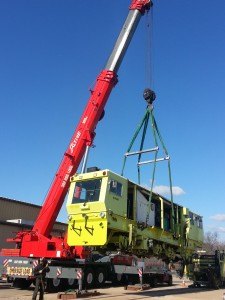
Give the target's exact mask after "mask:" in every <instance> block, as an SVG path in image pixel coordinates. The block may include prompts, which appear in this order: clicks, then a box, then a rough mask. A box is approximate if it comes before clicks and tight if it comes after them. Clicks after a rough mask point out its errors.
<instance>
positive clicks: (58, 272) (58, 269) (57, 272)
mask: <svg viewBox="0 0 225 300" xmlns="http://www.w3.org/2000/svg"><path fill="white" fill-rule="evenodd" d="M61 274H62V270H61V269H60V268H57V271H56V275H57V277H58V276H60V275H61Z"/></svg>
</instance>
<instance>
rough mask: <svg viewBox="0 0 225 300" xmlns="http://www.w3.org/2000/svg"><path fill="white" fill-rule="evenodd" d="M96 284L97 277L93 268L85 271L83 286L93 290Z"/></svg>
mask: <svg viewBox="0 0 225 300" xmlns="http://www.w3.org/2000/svg"><path fill="white" fill-rule="evenodd" d="M94 284H95V276H94V271H93V269H92V268H88V269H86V270H85V271H84V282H83V285H84V287H85V288H86V289H89V288H92V287H93V286H94Z"/></svg>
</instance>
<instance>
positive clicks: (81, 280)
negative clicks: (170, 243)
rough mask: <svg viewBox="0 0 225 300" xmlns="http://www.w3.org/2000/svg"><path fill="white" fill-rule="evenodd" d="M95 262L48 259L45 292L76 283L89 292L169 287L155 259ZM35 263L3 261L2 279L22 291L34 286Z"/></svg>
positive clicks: (166, 273) (117, 256)
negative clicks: (111, 287)
mask: <svg viewBox="0 0 225 300" xmlns="http://www.w3.org/2000/svg"><path fill="white" fill-rule="evenodd" d="M99 257H100V258H98V259H97V260H96V261H85V260H82V259H78V260H76V261H75V260H71V261H67V262H66V263H62V261H57V260H50V259H49V260H48V263H49V268H50V272H49V273H47V275H46V291H48V292H57V291H60V290H66V289H74V288H76V287H77V286H78V284H79V285H80V284H81V286H82V287H83V288H84V289H89V288H93V287H100V286H103V285H104V284H105V283H106V282H111V283H112V284H114V285H119V284H123V285H128V284H135V283H139V282H140V278H141V282H142V283H148V284H150V285H151V286H152V287H154V286H155V285H156V284H157V283H166V284H168V285H172V275H171V273H170V271H169V270H168V267H167V264H166V263H165V262H163V261H162V260H159V259H157V258H154V257H151V258H145V259H143V258H142V259H140V258H137V257H136V256H134V255H122V254H111V255H108V256H99ZM37 263H38V260H36V259H32V258H28V259H25V258H18V257H17V258H16V257H14V258H13V257H11V258H8V259H5V261H4V268H3V274H2V276H3V278H6V279H7V281H8V282H12V283H13V286H14V287H19V288H23V289H26V288H28V287H29V286H30V285H31V284H32V283H34V276H33V269H34V267H35V266H36V265H37Z"/></svg>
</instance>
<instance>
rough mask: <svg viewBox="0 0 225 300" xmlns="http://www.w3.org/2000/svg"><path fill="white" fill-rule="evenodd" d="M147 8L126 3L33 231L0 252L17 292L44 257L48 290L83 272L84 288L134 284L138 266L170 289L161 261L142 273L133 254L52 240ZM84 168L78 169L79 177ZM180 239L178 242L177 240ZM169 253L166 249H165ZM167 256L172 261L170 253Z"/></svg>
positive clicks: (147, 2) (135, 0)
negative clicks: (125, 11)
mask: <svg viewBox="0 0 225 300" xmlns="http://www.w3.org/2000/svg"><path fill="white" fill-rule="evenodd" d="M151 6H152V1H151V0H132V1H131V5H130V7H129V14H128V16H127V19H126V20H125V23H124V25H123V27H122V30H121V32H120V34H119V37H118V39H117V41H116V43H115V46H114V48H113V51H112V53H111V55H110V56H109V59H108V61H107V63H106V66H105V68H104V70H103V71H102V72H101V73H100V74H99V76H98V77H97V81H96V84H95V86H94V88H93V90H92V91H91V95H90V98H89V100H88V103H87V105H86V107H85V109H84V112H83V114H82V116H81V119H80V121H79V123H78V125H77V128H76V129H75V132H74V134H73V136H72V139H71V141H70V143H69V146H68V148H67V149H66V152H65V154H64V157H63V160H62V162H61V164H60V166H59V168H58V171H57V173H56V175H55V178H54V180H53V183H52V185H51V187H50V189H49V192H48V194H47V197H46V199H45V201H44V204H43V206H42V208H41V211H40V213H39V215H38V217H37V220H36V221H35V224H34V226H33V228H32V230H30V231H22V232H18V233H17V234H16V236H15V237H14V238H11V239H8V241H9V242H13V243H16V248H14V249H2V254H3V255H4V256H5V257H7V258H6V260H4V267H5V269H4V270H5V275H6V276H7V277H8V278H12V279H13V281H14V283H15V285H16V286H18V287H23V288H25V287H27V286H29V285H30V284H31V282H32V279H33V266H35V264H36V263H37V259H38V258H40V257H45V258H49V267H50V272H49V273H48V274H47V288H48V290H57V289H58V288H59V287H60V285H62V284H63V286H64V288H65V287H66V286H67V287H68V286H69V287H72V286H73V285H74V282H75V280H76V279H78V278H79V276H80V275H79V274H80V271H81V270H82V272H83V279H84V283H85V285H86V287H87V286H89V287H90V286H93V284H94V283H97V284H99V285H101V284H103V283H104V281H105V280H111V281H117V282H118V281H123V279H124V275H126V276H129V278H130V279H134V281H135V280H136V279H137V276H138V269H139V267H140V268H142V271H143V275H144V276H143V277H146V278H147V279H148V280H149V281H152V282H154V278H156V276H158V278H163V280H164V279H165V282H167V283H168V284H169V285H170V284H172V282H171V276H170V275H168V274H166V275H165V267H166V266H165V262H162V261H161V262H160V264H161V265H162V268H160V269H157V271H155V270H154V271H152V270H153V269H152V268H151V266H152V265H153V266H154V264H156V265H158V262H157V263H155V262H152V261H151V260H149V258H148V259H147V260H146V265H147V268H145V267H143V263H144V262H143V261H142V260H141V259H140V258H137V257H135V256H134V255H132V253H129V255H120V254H113V255H112V256H108V257H106V256H104V257H103V258H102V257H101V258H99V257H98V258H99V259H98V260H96V259H95V258H94V255H95V253H94V252H92V253H91V252H90V251H89V249H88V248H87V247H86V246H85V245H83V244H80V243H76V241H75V240H73V238H72V241H71V233H72V232H69V233H70V241H69V243H68V242H67V235H66V236H65V237H54V236H51V231H52V228H53V225H54V223H55V221H56V218H57V216H58V213H59V211H60V209H61V207H62V204H63V202H64V198H65V196H66V194H67V192H68V189H69V186H70V178H71V176H73V175H74V174H75V173H76V171H77V169H78V167H79V165H80V162H81V160H82V158H83V157H84V161H86V157H87V155H88V151H89V148H90V147H91V145H92V143H93V140H94V138H95V128H96V126H97V124H98V122H99V121H100V120H101V118H102V117H103V116H104V107H105V105H106V103H107V100H108V98H109V96H110V93H111V91H112V89H113V88H114V86H115V85H116V83H117V81H118V79H117V72H118V70H119V67H120V65H121V63H122V60H123V57H124V55H125V53H126V50H127V48H128V46H129V44H130V42H131V39H132V37H133V35H134V32H135V30H136V28H137V26H138V23H139V21H140V19H141V16H142V15H143V14H144V13H145V12H146V11H148V10H149V9H150V8H151ZM84 169H85V168H84V166H83V168H82V173H83V171H84ZM85 176H88V175H85ZM104 176H105V175H104ZM74 179H75V177H74V176H73V177H72V179H71V180H72V181H73V180H74ZM72 181H71V182H72ZM129 185H130V186H131V183H129ZM73 186H74V185H73V184H72V188H71V191H72V190H73ZM146 193H147V191H145V194H146ZM71 195H72V194H71ZM159 200H160V202H161V203H162V202H165V206H166V205H169V204H168V203H167V201H164V200H163V199H162V198H160V197H159ZM156 202H157V201H156ZM158 202H159V201H158ZM156 204H157V203H156ZM74 208H75V206H71V211H72V213H73V210H74ZM179 209H180V211H181V209H182V208H181V207H180V208H178V206H177V211H178V210H179ZM185 212H186V210H185ZM161 217H162V215H161ZM187 218H188V216H187ZM131 219H132V218H131ZM82 221H83V220H82ZM183 221H185V220H182V222H183ZM75 222H76V220H75V219H74V220H72V229H73V230H74V229H76V228H75V225H74V224H75ZM132 222H133V221H132ZM132 222H131V223H132ZM182 222H181V223H182ZM133 223H134V222H133ZM162 224H163V222H162ZM162 224H161V225H160V226H159V228H158V229H156V230H155V231H156V234H155V235H154V236H153V237H156V239H157V236H158V233H159V232H161V231H164V229H165V228H164V227H163V225H162ZM131 225H132V226H130V231H129V235H130V239H132V237H133V236H134V233H135V230H133V229H132V228H133V225H134V224H131ZM196 230H198V232H199V234H201V233H202V231H201V228H197V227H196ZM139 231H140V234H139V235H142V236H143V243H142V244H143V245H142V244H140V245H139V246H137V243H136V245H134V246H135V247H136V248H137V247H139V248H140V249H139V250H140V251H144V250H146V249H147V247H148V246H149V245H150V244H151V243H150V242H151V238H152V236H148V234H145V235H146V236H144V235H143V232H142V230H141V229H140V230H139ZM139 231H138V232H139ZM125 234H127V233H125ZM123 235H124V232H122V236H123ZM194 235H195V234H194ZM135 236H136V235H135ZM137 237H138V236H137ZM180 238H181V239H182V237H180ZM191 239H192V247H194V246H195V244H194V243H195V242H196V241H195V236H194V238H191ZM171 240H172V234H171V233H166V234H165V237H163V241H160V242H163V244H162V245H161V246H160V247H155V249H156V250H157V249H158V250H160V249H161V248H163V249H164V248H165V246H166V245H167V246H168V244H169V242H171ZM112 241H113V242H115V240H114V239H112ZM198 241H199V243H201V238H199V239H197V242H198ZM131 242H132V241H129V243H131ZM116 244H118V241H116ZM173 244H174V245H172V248H173V246H179V244H180V242H179V241H178V240H177V241H173ZM90 246H91V245H90ZM172 248H169V250H171V249H172ZM175 248H176V247H175ZM158 250H157V251H158ZM172 250H173V249H172ZM157 251H156V252H157ZM170 252H171V251H170ZM143 253H144V252H143ZM171 255H172V256H173V251H172V254H171ZM141 266H142V267H141ZM152 274H154V275H152ZM167 275H168V276H167ZM61 283H62V284H61Z"/></svg>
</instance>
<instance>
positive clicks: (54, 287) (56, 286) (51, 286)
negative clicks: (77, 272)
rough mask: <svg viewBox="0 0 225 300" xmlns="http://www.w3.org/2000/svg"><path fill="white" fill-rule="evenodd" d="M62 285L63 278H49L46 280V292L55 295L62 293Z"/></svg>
mask: <svg viewBox="0 0 225 300" xmlns="http://www.w3.org/2000/svg"><path fill="white" fill-rule="evenodd" d="M61 284H62V279H61V278H47V280H46V287H45V290H46V292H49V293H55V292H58V291H60V289H61Z"/></svg>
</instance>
